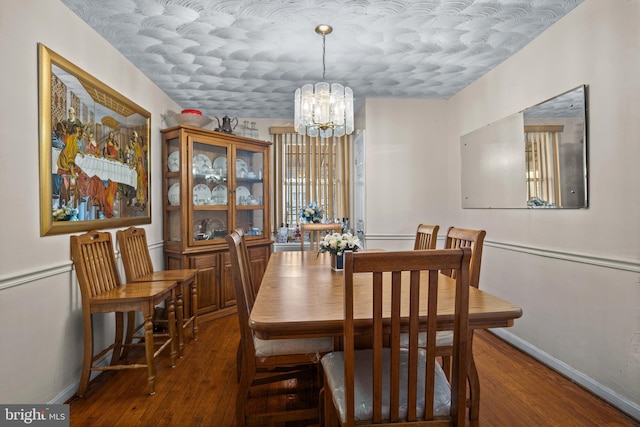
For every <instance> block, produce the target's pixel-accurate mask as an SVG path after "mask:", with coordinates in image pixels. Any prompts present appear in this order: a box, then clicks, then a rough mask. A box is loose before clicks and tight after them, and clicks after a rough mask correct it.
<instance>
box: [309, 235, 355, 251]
mask: <svg viewBox="0 0 640 427" xmlns="http://www.w3.org/2000/svg"><path fill="white" fill-rule="evenodd" d="M319 243H320V252H329V253H330V254H332V255H342V254H343V253H344V251H353V252H357V251H358V249H360V248H362V244H361V243H360V239H358V238H357V237H356V236H354V235H353V234H351V233H344V234H340V233H333V234H327V235H326V236H324V239H321V240H320V242H319Z"/></svg>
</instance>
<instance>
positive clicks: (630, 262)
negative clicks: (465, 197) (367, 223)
mask: <svg viewBox="0 0 640 427" xmlns="http://www.w3.org/2000/svg"><path fill="white" fill-rule="evenodd" d="M445 237H446V236H438V242H440V241H444V240H445ZM365 239H366V240H379V241H384V240H386V241H400V240H401V241H405V240H410V241H413V240H415V234H367V235H366V236H365ZM484 246H485V247H492V248H496V249H502V250H506V251H512V252H522V253H526V254H530V255H536V256H541V257H547V258H555V259H559V260H563V261H570V262H578V263H582V264H589V265H595V266H599V267H605V268H612V269H614V270H622V271H631V272H634V273H640V261H639V260H634V259H625V258H609V257H603V256H598V255H589V254H585V253H579V252H573V251H559V250H555V249H551V248H543V247H537V246H530V245H521V244H515V243H509V242H502V241H497V240H490V239H486V238H485V240H484ZM438 247H440V245H439V246H438Z"/></svg>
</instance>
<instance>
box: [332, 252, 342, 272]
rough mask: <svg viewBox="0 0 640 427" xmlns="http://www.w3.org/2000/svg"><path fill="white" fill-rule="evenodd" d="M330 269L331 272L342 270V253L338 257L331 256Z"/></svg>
mask: <svg viewBox="0 0 640 427" xmlns="http://www.w3.org/2000/svg"><path fill="white" fill-rule="evenodd" d="M331 269H332V270H333V271H342V270H344V252H343V253H341V254H340V255H333V254H332V255H331Z"/></svg>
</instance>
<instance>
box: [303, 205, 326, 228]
mask: <svg viewBox="0 0 640 427" xmlns="http://www.w3.org/2000/svg"><path fill="white" fill-rule="evenodd" d="M323 217H324V209H322V206H320V205H318V204H317V203H316V202H311V203H309V204H308V205H306V206H304V207H303V208H302V209H300V218H301V219H302V220H303V221H305V222H306V223H308V224H310V223H314V222H315V223H319V222H321V221H322V218H323Z"/></svg>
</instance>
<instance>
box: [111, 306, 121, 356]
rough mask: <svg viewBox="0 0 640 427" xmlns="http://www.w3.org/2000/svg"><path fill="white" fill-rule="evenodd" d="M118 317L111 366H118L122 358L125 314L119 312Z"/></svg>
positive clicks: (116, 314)
mask: <svg viewBox="0 0 640 427" xmlns="http://www.w3.org/2000/svg"><path fill="white" fill-rule="evenodd" d="M115 316H116V336H115V340H114V342H113V350H112V353H111V366H113V365H117V364H118V362H119V361H120V358H121V357H122V336H123V329H124V313H122V312H120V311H118V312H116V313H115Z"/></svg>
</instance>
